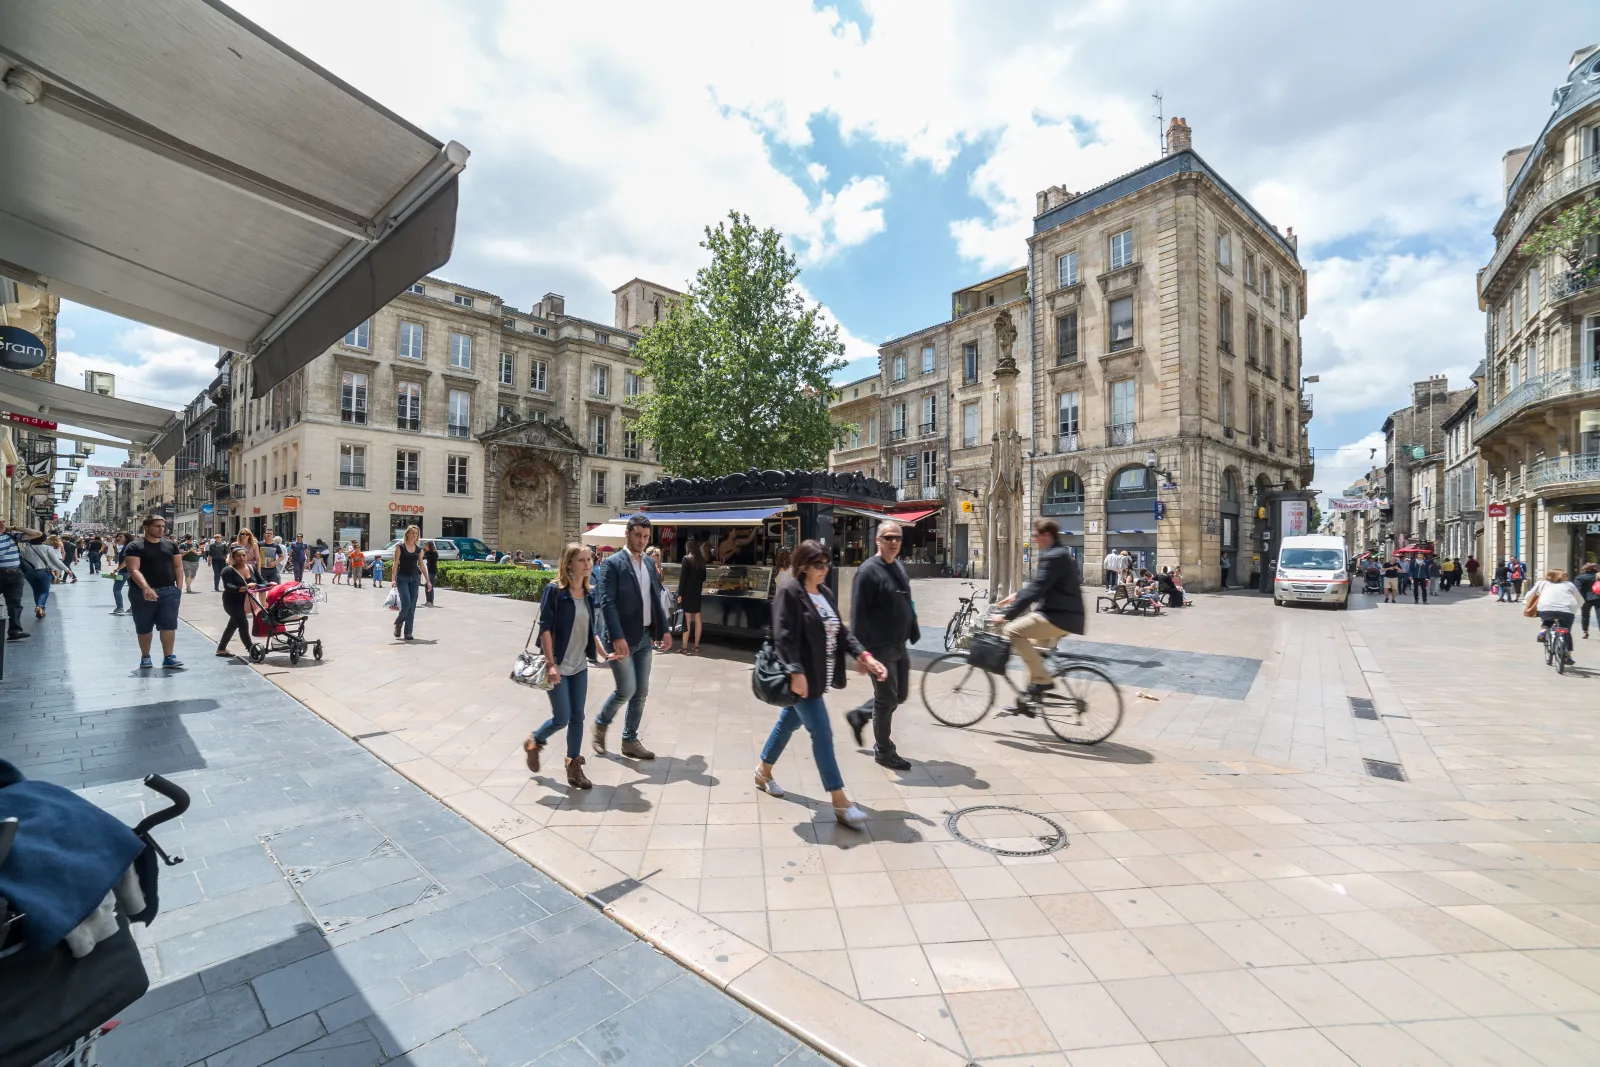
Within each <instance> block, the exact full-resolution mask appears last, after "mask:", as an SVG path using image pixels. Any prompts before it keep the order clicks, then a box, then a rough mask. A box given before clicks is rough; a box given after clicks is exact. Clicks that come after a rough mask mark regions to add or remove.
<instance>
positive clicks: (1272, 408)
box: [1261, 400, 1278, 448]
mask: <svg viewBox="0 0 1600 1067" xmlns="http://www.w3.org/2000/svg"><path fill="white" fill-rule="evenodd" d="M1261 421H1262V424H1263V425H1262V429H1264V430H1265V431H1266V435H1267V447H1268V448H1271V447H1272V445H1273V442H1274V441H1275V440H1276V439H1277V436H1278V405H1277V404H1274V403H1273V402H1272V401H1270V400H1268V401H1267V408H1266V415H1265V416H1264V417H1263V418H1262V420H1261Z"/></svg>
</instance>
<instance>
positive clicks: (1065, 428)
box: [1056, 392, 1080, 452]
mask: <svg viewBox="0 0 1600 1067" xmlns="http://www.w3.org/2000/svg"><path fill="white" fill-rule="evenodd" d="M1079 400H1080V395H1079V394H1078V393H1077V392H1071V393H1062V394H1060V395H1059V396H1057V397H1056V438H1057V449H1056V451H1058V452H1076V451H1077V450H1078V402H1079Z"/></svg>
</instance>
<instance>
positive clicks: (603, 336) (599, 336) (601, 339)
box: [594, 330, 611, 345]
mask: <svg viewBox="0 0 1600 1067" xmlns="http://www.w3.org/2000/svg"><path fill="white" fill-rule="evenodd" d="M594 339H595V341H596V342H597V343H598V344H602V345H608V344H610V343H611V335H610V334H609V333H601V332H600V331H599V330H596V331H595V332H594Z"/></svg>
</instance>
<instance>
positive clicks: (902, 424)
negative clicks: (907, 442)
mask: <svg viewBox="0 0 1600 1067" xmlns="http://www.w3.org/2000/svg"><path fill="white" fill-rule="evenodd" d="M889 418H890V419H891V420H892V421H891V423H890V427H891V430H890V432H891V440H899V439H900V438H902V437H904V436H905V435H906V406H905V405H904V404H896V405H895V406H894V407H892V408H890V409H889Z"/></svg>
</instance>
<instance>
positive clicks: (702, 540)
mask: <svg viewBox="0 0 1600 1067" xmlns="http://www.w3.org/2000/svg"><path fill="white" fill-rule="evenodd" d="M625 500H626V503H627V507H628V510H627V512H626V513H625V514H624V516H622V517H619V518H618V519H617V520H616V521H618V522H626V521H627V519H626V516H627V515H633V514H640V513H642V514H645V515H648V516H649V517H650V526H651V529H650V541H651V543H652V544H654V545H656V546H658V547H659V548H660V549H661V558H662V563H663V564H664V566H663V569H662V577H663V579H664V580H665V583H666V586H667V588H668V589H676V588H677V587H678V580H679V576H680V572H681V570H682V561H683V557H684V554H685V553H686V552H687V551H688V550H689V546H690V545H691V544H693V545H695V546H697V550H698V551H700V552H701V554H702V555H703V558H705V559H706V561H707V563H706V581H705V587H704V591H703V595H702V598H701V608H702V610H701V621H702V623H703V625H704V627H705V629H706V630H707V631H708V632H710V633H722V634H733V635H743V636H750V637H755V636H759V635H762V634H765V633H767V632H769V631H770V629H771V626H772V595H773V593H774V592H776V590H777V586H778V583H779V582H780V581H781V580H782V579H783V577H784V575H785V574H786V573H787V571H788V567H789V561H790V559H791V557H792V556H793V553H794V550H795V548H796V546H798V545H799V544H800V542H801V541H804V540H810V539H815V540H818V541H821V542H822V543H823V544H825V545H827V546H829V548H830V549H831V550H832V552H833V559H834V567H833V569H832V570H831V571H830V572H829V576H828V584H829V585H831V586H832V587H833V590H834V592H835V593H836V594H837V595H838V597H839V608H840V611H841V612H842V613H843V614H844V617H845V618H846V619H848V618H849V617H850V614H849V613H850V589H851V585H852V584H853V582H854V580H855V571H856V567H857V566H859V565H860V563H861V562H862V561H863V560H865V559H866V558H867V556H869V555H871V554H872V553H873V552H875V551H877V549H876V546H875V544H874V539H875V538H876V536H877V528H878V523H879V522H880V521H881V520H883V519H884V518H888V517H890V516H891V509H892V508H893V507H894V505H895V502H896V493H895V488H894V486H892V485H890V484H888V483H887V482H880V481H878V480H877V479H876V478H867V477H864V476H862V475H860V474H847V473H840V472H832V471H757V470H750V471H746V472H744V473H742V474H727V475H723V476H722V477H720V478H662V479H660V480H658V481H654V482H646V483H644V484H642V485H638V486H634V487H633V488H631V489H629V490H628V492H627V495H626V497H625Z"/></svg>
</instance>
